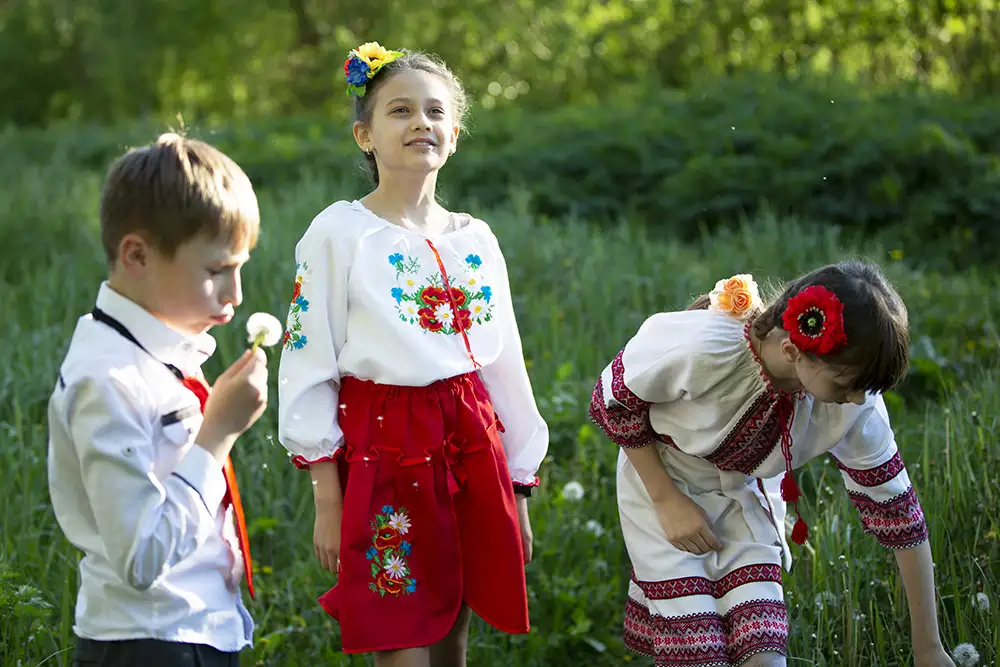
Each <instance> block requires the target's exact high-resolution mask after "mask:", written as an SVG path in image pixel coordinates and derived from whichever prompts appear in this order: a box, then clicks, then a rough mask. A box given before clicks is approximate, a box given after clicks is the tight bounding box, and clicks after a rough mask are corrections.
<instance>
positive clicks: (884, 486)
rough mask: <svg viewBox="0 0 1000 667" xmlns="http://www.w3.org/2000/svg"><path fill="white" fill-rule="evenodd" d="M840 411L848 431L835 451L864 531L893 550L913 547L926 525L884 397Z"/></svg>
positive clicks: (924, 534) (872, 396)
mask: <svg viewBox="0 0 1000 667" xmlns="http://www.w3.org/2000/svg"><path fill="white" fill-rule="evenodd" d="M828 409H829V410H831V411H834V412H835V411H837V410H838V409H839V412H840V419H842V420H843V424H842V425H841V426H840V427H839V429H838V425H837V424H836V419H834V420H833V422H834V423H832V424H831V427H832V428H833V430H834V431H837V430H841V431H843V433H844V435H843V437H842V438H841V439H840V441H839V442H838V443H837V444H836V445H835V446H834V447H833V449H831V450H830V455H831V456H832V457H833V460H834V462H835V463H836V464H837V467H838V468H840V472H841V476H842V477H843V479H844V484H845V485H846V486H847V493H848V495H849V496H850V498H851V502H852V503H853V504H854V507H855V508H856V509H857V511H858V513H859V514H860V515H861V523H862V524H863V525H864V529H865V532H866V533H868V534H870V535H873V536H874V537H875V539H877V540H878V541H879V543H880V544H881V545H882V546H884V547H886V548H888V549H906V548H909V547H914V546H917V545H918V544H920V543H921V542H923V541H924V540H926V539H927V523H926V521H925V519H924V512H923V509H922V508H921V506H920V502H919V500H918V499H917V493H916V491H915V490H914V489H913V485H912V484H911V483H910V478H909V476H908V475H907V473H906V467H905V466H904V465H903V459H902V457H901V456H900V453H899V448H898V447H897V446H896V438H895V436H894V434H893V431H892V427H891V426H890V423H889V413H888V411H887V410H886V407H885V401H884V400H883V399H882V396H881V395H879V394H869V395H868V398H867V399H866V401H865V403H864V404H863V405H861V406H855V405H847V406H828Z"/></svg>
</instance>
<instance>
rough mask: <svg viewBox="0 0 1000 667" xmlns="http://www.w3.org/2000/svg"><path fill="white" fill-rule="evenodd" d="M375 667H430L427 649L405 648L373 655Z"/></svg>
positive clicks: (429, 654) (429, 655)
mask: <svg viewBox="0 0 1000 667" xmlns="http://www.w3.org/2000/svg"><path fill="white" fill-rule="evenodd" d="M375 667H431V651H430V649H429V648H427V647H426V646H425V647H421V648H405V649H403V650H401V651H382V652H381V653H376V654H375Z"/></svg>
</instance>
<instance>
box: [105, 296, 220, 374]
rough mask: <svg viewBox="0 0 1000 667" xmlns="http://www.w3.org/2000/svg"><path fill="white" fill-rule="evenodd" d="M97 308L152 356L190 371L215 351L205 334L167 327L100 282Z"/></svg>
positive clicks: (185, 371)
mask: <svg viewBox="0 0 1000 667" xmlns="http://www.w3.org/2000/svg"><path fill="white" fill-rule="evenodd" d="M97 307H98V308H100V309H101V310H103V311H104V312H105V313H107V314H108V315H110V316H111V317H113V318H114V319H116V320H118V321H119V322H121V324H122V326H124V327H125V328H126V329H128V330H129V332H130V333H131V334H132V335H133V336H135V339H136V340H138V341H139V343H140V344H141V345H142V346H143V347H144V348H146V351H147V352H149V354H151V355H152V356H153V357H154V358H156V359H157V360H158V361H161V362H163V363H167V364H173V365H174V366H177V367H178V368H180V369H181V371H182V372H184V373H186V374H190V373H193V372H194V371H196V370H197V369H199V368H200V367H201V365H202V364H204V363H205V361H207V360H208V358H209V357H211V356H212V354H213V353H214V352H215V347H216V341H215V339H214V338H213V337H212V336H211V335H209V334H208V333H203V334H199V335H197V336H186V335H184V334H182V333H180V332H179V331H177V330H175V329H172V328H170V327H169V326H167V325H166V324H164V323H163V322H162V321H160V320H159V319H157V318H156V317H155V316H154V315H152V314H151V313H150V312H149V311H147V310H146V309H145V308H143V307H142V306H140V305H139V304H137V303H136V302H134V301H132V300H131V299H129V298H127V297H125V296H122V295H121V294H119V293H118V292H116V291H114V290H113V289H112V288H111V287H110V286H109V285H108V283H107V281H105V282H103V283H101V287H100V290H99V291H98V293H97Z"/></svg>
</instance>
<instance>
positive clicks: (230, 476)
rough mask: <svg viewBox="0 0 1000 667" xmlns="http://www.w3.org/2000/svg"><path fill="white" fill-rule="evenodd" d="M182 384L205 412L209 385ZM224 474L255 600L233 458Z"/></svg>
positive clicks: (227, 501)
mask: <svg viewBox="0 0 1000 667" xmlns="http://www.w3.org/2000/svg"><path fill="white" fill-rule="evenodd" d="M182 382H183V383H184V386H185V387H187V388H188V389H190V390H191V391H192V392H193V393H194V395H195V396H197V397H198V401H199V403H201V411H202V413H204V412H205V403H206V402H208V393H209V391H210V389H209V387H208V384H207V383H206V382H205V381H204V380H202V379H201V378H197V377H185V378H184V379H183V380H182ZM222 473H223V475H225V477H226V495H225V497H224V498H223V499H222V502H223V504H226V505H232V506H233V514H235V515H236V536H237V537H238V538H239V540H240V551H241V552H242V554H243V569H244V570H246V574H247V588H248V589H249V590H250V599H251V600H252V599H255V598H254V591H253V561H252V560H251V558H250V537H249V536H248V535H247V522H246V518H245V517H244V516H243V502H242V501H241V500H240V488H239V486H237V484H236V470H235V469H234V468H233V459H232V457H229V456H227V457H226V464H225V465H224V466H222Z"/></svg>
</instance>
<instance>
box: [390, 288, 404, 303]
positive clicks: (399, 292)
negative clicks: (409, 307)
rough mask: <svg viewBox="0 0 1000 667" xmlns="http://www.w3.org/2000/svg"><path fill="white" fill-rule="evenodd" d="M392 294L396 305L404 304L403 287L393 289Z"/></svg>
mask: <svg viewBox="0 0 1000 667" xmlns="http://www.w3.org/2000/svg"><path fill="white" fill-rule="evenodd" d="M391 293H392V298H393V299H395V300H396V303H402V302H403V288H402V287H393V288H392V292H391Z"/></svg>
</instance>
